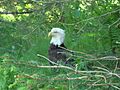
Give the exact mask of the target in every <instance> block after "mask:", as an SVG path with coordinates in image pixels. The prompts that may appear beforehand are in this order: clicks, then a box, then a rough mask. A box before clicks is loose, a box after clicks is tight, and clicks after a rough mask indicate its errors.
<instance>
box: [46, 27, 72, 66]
mask: <svg viewBox="0 0 120 90" xmlns="http://www.w3.org/2000/svg"><path fill="white" fill-rule="evenodd" d="M48 36H51V37H52V39H51V41H50V47H49V50H48V58H49V60H51V61H53V62H55V63H58V62H60V61H62V62H64V64H68V63H70V62H72V61H73V59H70V58H69V56H68V54H67V53H68V52H67V51H66V49H65V48H66V46H65V45H64V38H65V31H64V30H63V29H61V28H52V30H51V31H50V32H49V33H48ZM50 64H52V63H50ZM52 65H53V64H52Z"/></svg>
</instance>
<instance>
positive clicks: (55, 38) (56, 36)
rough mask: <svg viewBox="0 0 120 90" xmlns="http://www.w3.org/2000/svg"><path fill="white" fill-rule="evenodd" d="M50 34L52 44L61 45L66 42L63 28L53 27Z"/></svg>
mask: <svg viewBox="0 0 120 90" xmlns="http://www.w3.org/2000/svg"><path fill="white" fill-rule="evenodd" d="M48 36H52V39H51V41H50V43H51V44H54V45H58V46H59V45H61V44H62V43H63V42H64V37H65V31H64V30H63V29H61V28H52V29H51V31H50V32H49V33H48Z"/></svg>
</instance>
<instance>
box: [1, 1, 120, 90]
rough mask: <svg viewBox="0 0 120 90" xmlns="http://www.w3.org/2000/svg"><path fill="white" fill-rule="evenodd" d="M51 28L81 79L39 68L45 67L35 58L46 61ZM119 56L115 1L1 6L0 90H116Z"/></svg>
mask: <svg viewBox="0 0 120 90" xmlns="http://www.w3.org/2000/svg"><path fill="white" fill-rule="evenodd" d="M53 27H60V28H62V29H64V30H65V32H66V38H65V44H66V46H67V48H68V49H70V50H73V51H76V52H80V53H77V54H76V57H75V60H76V64H77V65H78V66H77V67H78V70H79V71H85V73H75V72H73V71H70V70H66V69H60V70H59V71H58V72H54V71H53V70H52V69H50V68H48V69H46V68H39V67H38V66H46V65H49V63H48V61H47V60H46V59H44V58H42V57H38V56H37V54H40V55H43V56H45V57H47V55H48V52H47V50H48V47H49V42H50V38H48V37H47V34H48V32H49V31H50V30H51V29H52V28H53ZM83 53H84V54H83ZM89 55H92V56H94V57H96V58H97V59H96V60H95V61H94V60H91V57H90V56H89ZM119 56H120V1H119V0H2V1H0V90H119V89H120V87H119V85H120V82H119V80H120V76H119V75H120V61H119ZM99 58H101V59H100V60H99ZM104 59H105V60H104ZM111 59H112V60H111ZM91 70H92V71H99V70H102V71H106V72H107V73H100V72H95V73H89V71H91ZM111 73H114V75H113V74H111ZM81 77H83V78H82V79H80V78H81ZM84 77H85V78H84ZM86 77H87V78H86Z"/></svg>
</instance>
